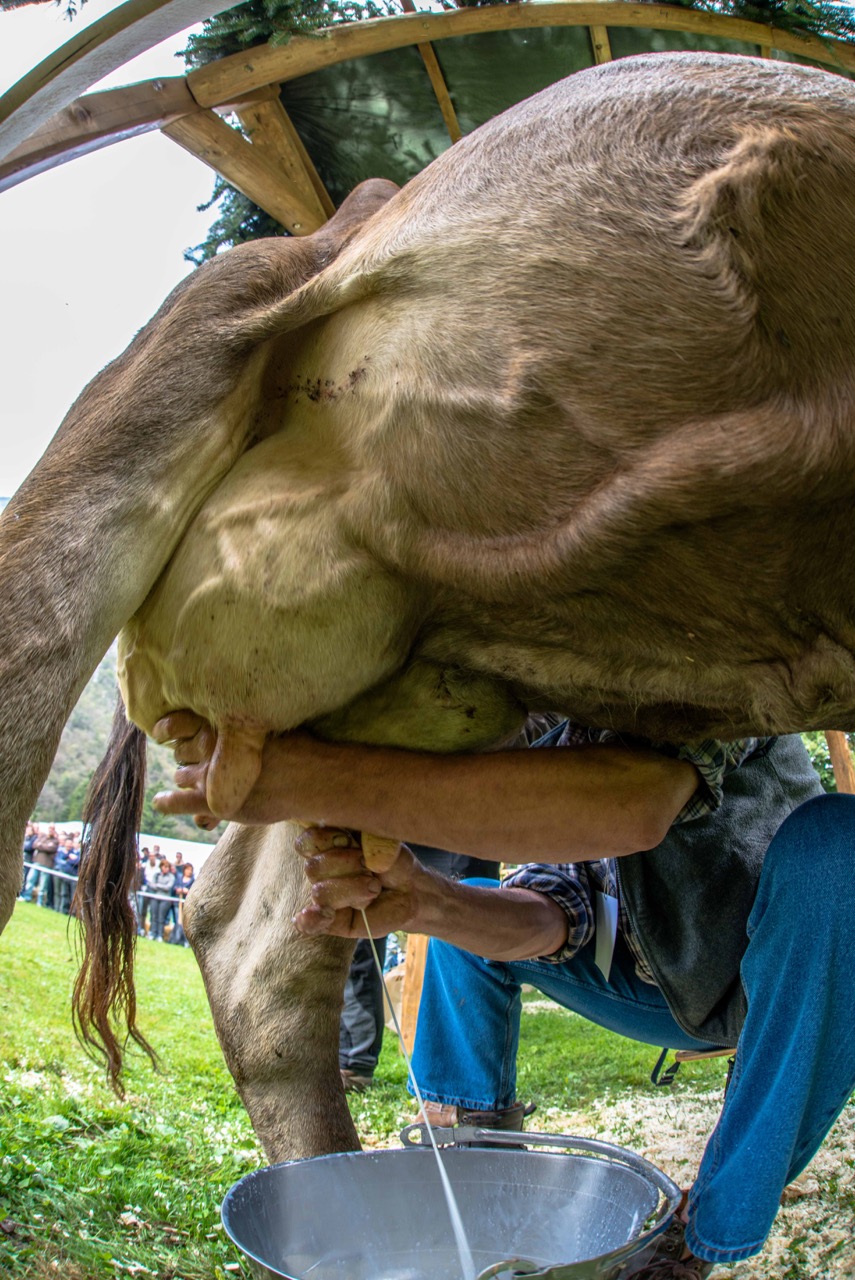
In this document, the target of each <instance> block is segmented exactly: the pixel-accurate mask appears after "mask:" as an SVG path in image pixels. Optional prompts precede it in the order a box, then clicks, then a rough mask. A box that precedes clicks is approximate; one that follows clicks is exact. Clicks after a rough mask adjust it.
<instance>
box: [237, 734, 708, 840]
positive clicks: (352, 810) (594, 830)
mask: <svg viewBox="0 0 855 1280" xmlns="http://www.w3.org/2000/svg"><path fill="white" fill-rule="evenodd" d="M696 785H697V775H696V773H695V770H694V768H693V767H692V766H691V765H688V764H686V763H685V762H682V761H675V760H670V759H666V758H664V757H662V756H660V755H657V754H656V753H654V752H639V751H631V752H630V751H627V750H625V749H623V748H621V747H591V748H589V749H586V750H583V751H569V750H565V751H533V752H522V751H513V752H497V753H489V754H485V755H477V756H438V755H428V754H420V753H417V752H409V751H396V750H391V749H388V750H387V749H384V748H369V747H362V746H356V745H351V744H334V743H324V742H318V741H316V740H314V739H311V738H309V737H307V736H306V735H289V736H286V737H284V738H278V739H271V740H270V742H269V743H268V746H267V747H266V748H265V756H264V768H263V771H262V778H261V780H260V783H259V786H258V787H257V788H256V790H255V792H254V793H253V795H252V797H251V799H250V803H249V805H248V813H247V817H248V820H250V821H256V822H275V821H280V820H282V819H284V818H287V817H300V818H305V819H306V820H311V821H322V822H325V823H327V824H329V825H331V826H341V827H350V828H353V829H356V830H365V831H371V832H372V833H373V834H376V835H380V836H389V837H392V838H394V839H406V840H410V841H414V842H416V843H419V844H427V845H432V846H434V847H437V848H445V849H451V850H453V851H455V852H458V853H465V854H471V855H474V856H481V857H490V858H498V859H505V860H508V861H514V862H524V861H570V860H580V859H584V858H599V857H609V856H620V855H621V854H625V853H633V852H636V851H637V850H639V849H645V848H652V847H654V846H655V845H656V844H658V843H659V841H660V840H661V839H662V838H663V836H664V834H665V832H666V831H667V829H668V826H669V825H670V823H671V821H672V820H673V818H674V817H675V816H676V814H677V813H678V812H679V810H680V809H681V808H682V806H683V805H684V804H685V802H686V800H688V798H689V797H690V796H691V794H692V792H693V791H694V789H695V786H696Z"/></svg>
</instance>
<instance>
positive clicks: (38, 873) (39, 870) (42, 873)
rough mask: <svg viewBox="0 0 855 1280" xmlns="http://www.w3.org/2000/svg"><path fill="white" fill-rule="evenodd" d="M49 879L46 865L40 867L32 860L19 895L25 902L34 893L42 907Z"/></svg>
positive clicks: (31, 897)
mask: <svg viewBox="0 0 855 1280" xmlns="http://www.w3.org/2000/svg"><path fill="white" fill-rule="evenodd" d="M50 879H51V877H50V871H49V870H48V869H47V867H40V866H38V865H37V864H36V863H35V862H34V863H33V865H32V866H31V867H30V869H29V871H28V872H27V882H26V884H25V885H24V892H23V893H22V894H21V897H22V898H23V899H24V901H25V902H32V900H33V894H34V893H35V894H36V896H37V899H38V903H39V906H40V907H43V906H44V904H45V895H46V894H47V891H48V885H49V884H50Z"/></svg>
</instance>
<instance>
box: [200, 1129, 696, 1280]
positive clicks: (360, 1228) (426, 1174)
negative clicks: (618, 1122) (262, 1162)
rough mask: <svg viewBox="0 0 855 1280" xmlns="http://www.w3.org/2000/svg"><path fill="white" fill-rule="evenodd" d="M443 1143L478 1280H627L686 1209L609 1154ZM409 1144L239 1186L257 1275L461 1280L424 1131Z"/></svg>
mask: <svg viewBox="0 0 855 1280" xmlns="http://www.w3.org/2000/svg"><path fill="white" fill-rule="evenodd" d="M434 1133H435V1135H436V1140H437V1142H438V1143H443V1144H444V1143H451V1144H453V1145H449V1146H443V1148H442V1159H443V1163H444V1164H445V1167H446V1169H447V1171H448V1176H449V1178H450V1180H451V1185H452V1187H453V1189H454V1194H455V1196H456V1198H457V1202H458V1205H459V1207H460V1213H461V1216H462V1219H463V1225H464V1227H465V1229H466V1234H467V1236H468V1239H469V1244H470V1247H471V1249H472V1254H473V1257H474V1261H475V1267H476V1271H477V1273H478V1277H477V1280H487V1277H496V1278H497V1280H513V1277H516V1276H520V1277H522V1276H528V1277H529V1278H530V1280H532V1278H533V1277H537V1276H542V1277H544V1280H547V1278H548V1280H617V1277H619V1276H620V1277H629V1276H631V1275H632V1273H633V1271H635V1270H637V1269H638V1268H639V1267H640V1266H642V1265H643V1263H644V1262H645V1261H646V1260H647V1259H648V1258H649V1256H650V1254H651V1253H652V1251H653V1248H654V1247H655V1244H656V1241H657V1239H658V1237H659V1236H660V1234H661V1233H662V1232H663V1231H664V1230H665V1229H666V1227H667V1226H668V1224H669V1223H670V1221H671V1219H672V1217H673V1215H674V1211H675V1209H676V1208H677V1205H678V1204H679V1202H680V1195H681V1192H680V1189H679V1187H677V1185H676V1184H675V1183H674V1182H672V1181H671V1179H670V1178H668V1177H666V1176H665V1174H664V1173H662V1172H661V1171H660V1170H659V1169H657V1168H655V1166H654V1165H652V1164H650V1163H649V1161H647V1160H644V1159H642V1158H641V1157H640V1156H637V1155H634V1154H633V1153H632V1152H630V1151H625V1150H623V1148H621V1147H616V1146H612V1145H611V1144H610V1143H606V1142H598V1141H595V1140H593V1139H586V1138H573V1137H569V1136H568V1135H566V1134H548V1133H524V1134H519V1133H503V1132H494V1131H493V1130H484V1129H475V1128H471V1127H468V1128H467V1127H459V1128H454V1129H437V1128H435V1129H434ZM401 1139H402V1142H403V1143H404V1149H403V1150H392V1151H385V1150H384V1151H349V1152H343V1153H342V1154H340V1155H331V1156H317V1157H315V1158H314V1159H311V1160H297V1161H293V1162H290V1163H287V1164H278V1165H272V1166H271V1167H270V1168H267V1169H259V1170H257V1171H256V1172H255V1173H250V1174H248V1175H247V1176H246V1177H245V1178H241V1180H240V1182H238V1183H236V1184H235V1185H234V1186H233V1187H232V1188H231V1190H230V1191H229V1193H228V1195H227V1196H226V1198H225V1200H224V1202H223V1209H222V1216H223V1225H224V1227H225V1229H226V1231H227V1232H228V1234H229V1236H230V1237H231V1239H232V1240H233V1242H234V1243H235V1244H236V1245H237V1247H238V1249H239V1250H240V1251H241V1252H242V1253H243V1254H244V1255H245V1256H246V1258H247V1259H248V1260H249V1261H250V1263H251V1265H252V1267H253V1270H254V1271H255V1273H256V1274H257V1275H258V1276H260V1277H263V1278H264V1280H460V1274H461V1273H460V1261H459V1257H458V1253H457V1249H456V1247H455V1243H454V1237H453V1234H452V1230H451V1225H450V1220H449V1214H448V1208H447V1206H446V1202H445V1197H444V1195H443V1192H442V1187H441V1185H440V1180H439V1177H438V1174H437V1168H436V1162H435V1160H434V1156H433V1153H432V1151H431V1150H430V1147H429V1146H428V1145H427V1142H428V1139H427V1134H426V1130H425V1128H424V1126H423V1125H410V1126H409V1128H408V1129H405V1130H404V1131H403V1133H402V1134H401ZM473 1142H476V1143H477V1142H489V1143H490V1144H491V1146H490V1148H489V1149H487V1148H484V1147H478V1146H472V1145H469V1144H471V1143H473ZM521 1143H525V1146H524V1147H523V1146H521ZM493 1144H495V1146H494V1145H493Z"/></svg>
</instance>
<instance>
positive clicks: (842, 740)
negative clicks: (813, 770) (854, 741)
mask: <svg viewBox="0 0 855 1280" xmlns="http://www.w3.org/2000/svg"><path fill="white" fill-rule="evenodd" d="M825 740H826V742H827V743H828V754H829V755H830V756H831V767H832V769H833V770H834V781H835V784H836V786H837V790H838V791H841V792H843V793H845V794H848V795H855V763H853V760H852V752H851V751H850V749H849V740H848V738H847V737H846V734H845V733H842V732H841V731H840V730H838V729H829V730H828V731H827V732H826V735H825Z"/></svg>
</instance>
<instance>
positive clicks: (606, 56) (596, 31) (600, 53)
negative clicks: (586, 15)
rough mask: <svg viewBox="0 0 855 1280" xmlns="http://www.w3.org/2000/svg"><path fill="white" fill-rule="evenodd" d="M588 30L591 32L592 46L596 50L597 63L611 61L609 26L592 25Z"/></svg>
mask: <svg viewBox="0 0 855 1280" xmlns="http://www.w3.org/2000/svg"><path fill="white" fill-rule="evenodd" d="M588 30H589V31H590V33H591V48H592V49H593V50H594V61H595V62H596V63H597V64H600V63H603V62H611V60H612V46H611V45H610V43H609V29H608V27H601V26H597V25H595V26H592V27H589V28H588Z"/></svg>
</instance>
